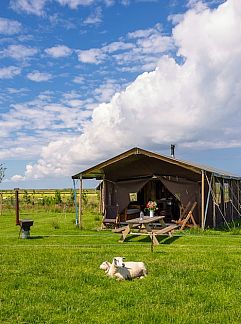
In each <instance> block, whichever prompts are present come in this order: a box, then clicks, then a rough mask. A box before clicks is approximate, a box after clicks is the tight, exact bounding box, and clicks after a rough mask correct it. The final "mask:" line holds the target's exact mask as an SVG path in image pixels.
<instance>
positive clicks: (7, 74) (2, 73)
mask: <svg viewBox="0 0 241 324" xmlns="http://www.w3.org/2000/svg"><path fill="white" fill-rule="evenodd" d="M20 73H21V69H20V68H18V67H16V66H8V67H4V68H0V79H12V78H13V77H15V76H16V75H19V74H20Z"/></svg>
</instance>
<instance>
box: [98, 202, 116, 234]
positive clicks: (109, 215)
mask: <svg viewBox="0 0 241 324" xmlns="http://www.w3.org/2000/svg"><path fill="white" fill-rule="evenodd" d="M118 225H119V211H118V206H113V205H108V206H106V207H105V212H104V216H103V220H102V225H101V228H102V229H103V228H109V227H110V228H117V227H118Z"/></svg>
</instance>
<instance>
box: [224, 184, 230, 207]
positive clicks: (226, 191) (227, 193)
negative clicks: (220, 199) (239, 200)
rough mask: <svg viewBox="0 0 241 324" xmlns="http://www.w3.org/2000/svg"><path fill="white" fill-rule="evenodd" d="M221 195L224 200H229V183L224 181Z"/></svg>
mask: <svg viewBox="0 0 241 324" xmlns="http://www.w3.org/2000/svg"><path fill="white" fill-rule="evenodd" d="M223 195H224V202H225V203H226V202H229V201H230V195H229V184H228V183H226V182H225V183H224V185H223Z"/></svg>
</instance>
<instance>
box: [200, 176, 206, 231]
mask: <svg viewBox="0 0 241 324" xmlns="http://www.w3.org/2000/svg"><path fill="white" fill-rule="evenodd" d="M204 181H205V178H204V170H202V194H201V195H202V204H201V217H202V229H203V230H204V214H205V210H204V209H205V202H204V194H205V189H204V185H205V183H204Z"/></svg>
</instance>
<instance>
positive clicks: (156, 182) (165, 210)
mask: <svg viewBox="0 0 241 324" xmlns="http://www.w3.org/2000/svg"><path fill="white" fill-rule="evenodd" d="M137 200H138V203H139V204H140V205H141V209H142V210H143V211H144V209H145V207H146V204H147V202H148V201H149V200H152V201H156V202H157V208H158V209H157V211H156V212H155V214H156V215H162V216H165V221H166V222H170V221H171V220H172V219H174V220H175V219H178V218H179V215H180V207H179V206H180V202H179V201H178V199H177V198H176V197H175V196H174V195H173V194H172V193H171V192H170V191H169V190H168V189H167V188H166V187H165V186H164V184H163V183H162V182H161V180H160V179H151V180H150V181H149V182H147V183H146V184H145V185H144V187H143V188H141V190H140V191H139V192H138V193H137ZM145 213H148V212H147V211H145Z"/></svg>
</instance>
